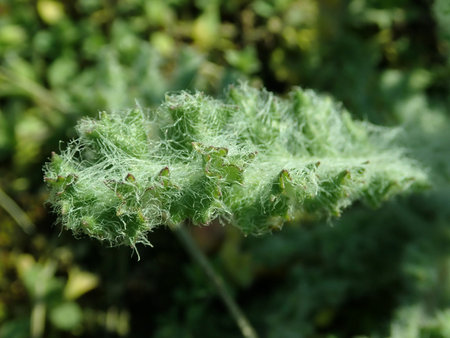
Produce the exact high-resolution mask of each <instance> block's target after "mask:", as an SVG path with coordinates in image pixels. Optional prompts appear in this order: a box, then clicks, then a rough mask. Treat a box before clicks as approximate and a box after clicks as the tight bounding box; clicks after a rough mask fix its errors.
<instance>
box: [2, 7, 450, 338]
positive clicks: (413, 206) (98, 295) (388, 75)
mask: <svg viewBox="0 0 450 338" xmlns="http://www.w3.org/2000/svg"><path fill="white" fill-rule="evenodd" d="M449 27H450V3H449V2H448V1H446V0H437V1H436V2H435V3H432V2H431V1H425V0H424V1H414V2H412V1H406V0H390V1H388V0H385V1H371V0H353V1H344V0H321V1H312V0H274V1H264V0H254V1H251V0H249V1H237V0H228V1H226V0H215V1H211V0H210V1H205V0H197V1H184V0H169V1H163V0H161V1H158V0H155V1H144V0H124V1H112V0H109V1H108V0H81V1H51V0H41V1H31V0H3V1H0V187H1V190H0V202H1V206H2V208H0V337H2V338H6V337H8V338H9V337H13V338H14V337H17V338H20V337H29V336H30V335H31V336H33V337H44V336H45V337H75V336H83V337H100V336H106V337H122V336H130V337H148V336H154V337H233V336H238V335H239V332H238V330H237V328H236V325H235V323H234V322H233V321H232V319H231V318H230V316H229V315H228V313H227V312H226V310H225V308H224V306H223V304H222V303H221V302H220V299H219V298H218V296H217V294H216V292H215V290H214V288H213V286H212V285H211V283H210V281H208V279H207V278H206V277H205V275H204V273H203V271H202V270H201V269H200V268H199V267H198V266H197V265H196V264H195V263H192V262H191V260H190V259H189V257H188V256H187V254H186V253H185V252H184V251H183V249H182V247H181V246H180V245H179V243H178V242H177V241H176V239H175V238H174V236H173V234H172V233H171V232H170V231H167V230H164V229H162V230H156V231H154V232H153V233H152V243H153V244H154V245H155V247H154V248H150V247H141V248H140V250H139V253H140V255H141V260H140V261H139V262H137V260H136V257H135V256H131V255H132V250H131V249H130V248H126V247H125V248H103V247H101V246H100V244H99V243H97V242H94V241H93V240H90V239H87V238H82V240H76V239H74V238H72V235H71V234H70V233H68V232H62V233H61V232H60V227H59V225H55V216H54V215H52V214H50V213H49V209H48V208H46V207H45V205H44V202H45V201H46V199H47V198H48V195H47V191H46V189H45V188H44V184H43V181H42V165H43V163H44V162H45V161H47V160H48V158H49V155H50V152H51V151H53V150H56V151H57V150H58V149H59V148H60V147H62V148H63V147H64V143H62V144H60V143H59V140H60V139H62V140H66V141H67V140H69V139H70V138H71V137H73V136H74V128H73V127H74V125H75V123H76V121H77V120H78V119H79V118H80V117H82V116H86V115H88V116H96V115H97V112H98V111H99V110H111V109H114V110H117V109H121V108H125V107H130V106H133V105H134V104H135V101H136V100H137V101H138V102H139V104H140V105H142V106H151V105H156V104H159V103H161V101H162V99H163V97H164V94H165V93H166V92H167V91H176V90H180V89H199V90H203V91H205V92H207V93H209V94H212V95H219V94H220V93H221V92H222V90H223V89H224V88H225V87H226V86H227V85H228V84H229V83H233V82H235V81H237V80H239V79H242V80H246V81H248V82H249V83H251V84H252V85H255V86H262V85H264V86H265V87H267V88H268V89H269V90H272V91H275V92H278V93H280V94H284V93H286V92H287V91H288V90H289V89H290V88H291V86H294V85H299V86H301V87H304V88H312V89H314V90H316V91H318V92H320V93H326V94H330V95H332V96H333V97H335V98H336V99H337V100H339V101H341V102H342V103H343V105H344V106H345V107H346V108H348V110H349V111H350V112H352V113H353V115H354V117H355V118H359V119H366V120H369V121H371V122H374V123H378V124H383V125H403V126H404V128H405V129H406V130H407V133H406V134H405V135H406V136H405V137H404V140H402V141H403V142H404V144H405V145H407V146H408V149H409V152H410V154H411V156H413V157H415V158H417V159H418V160H419V161H421V162H422V163H423V164H424V165H426V166H427V167H428V168H429V171H430V176H431V177H432V178H433V180H434V187H433V188H432V189H430V190H429V191H426V192H424V193H421V194H415V195H411V196H404V197H401V198H397V199H395V200H393V201H392V202H389V203H386V204H385V205H383V206H382V207H380V208H379V209H377V210H371V209H369V208H368V207H366V206H363V205H355V206H353V207H352V208H350V209H349V210H347V212H345V213H344V215H343V217H342V218H340V219H339V220H333V221H332V223H330V222H322V223H317V222H312V221H311V222H303V223H302V224H300V225H298V224H289V225H287V226H285V228H284V229H283V230H282V231H280V232H276V233H274V234H272V235H266V236H264V237H246V238H244V237H243V236H242V234H241V233H239V232H238V231H237V230H236V229H234V228H232V227H225V228H224V227H221V226H218V225H215V224H213V225H211V226H210V227H206V228H196V229H194V230H193V236H194V238H195V239H196V241H197V243H198V245H199V246H200V247H201V248H202V249H203V250H204V251H205V252H206V253H208V255H209V257H210V259H211V261H212V262H213V263H214V265H215V266H216V268H217V269H218V270H219V271H220V272H221V274H222V275H223V276H224V277H225V279H226V281H227V283H228V285H229V287H230V288H231V289H232V292H233V294H234V296H235V297H236V299H237V301H238V302H239V303H240V305H241V306H242V308H243V310H244V312H245V313H246V314H247V315H248V317H249V318H250V320H251V321H252V322H253V324H254V325H255V327H256V329H257V331H258V332H259V333H260V334H261V335H262V336H263V337H330V338H331V337H352V336H359V337H361V336H368V337H387V336H390V337H449V336H450V209H449V205H450V184H449V183H450V133H449V132H448V131H449V130H450V122H449V114H450V96H449V93H450V92H449V89H450V88H449V86H450V54H449V51H450V50H449V48H450V30H449ZM10 199H12V200H14V201H15V202H16V203H17V204H18V205H19V206H20V209H18V208H16V206H15V204H14V203H11V200H10ZM22 210H23V211H22ZM24 212H25V213H24Z"/></svg>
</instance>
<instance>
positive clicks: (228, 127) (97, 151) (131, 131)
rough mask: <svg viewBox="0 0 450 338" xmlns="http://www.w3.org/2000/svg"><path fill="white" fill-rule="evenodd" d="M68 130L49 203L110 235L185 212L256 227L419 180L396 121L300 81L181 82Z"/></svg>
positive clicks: (72, 224) (71, 221)
mask: <svg viewBox="0 0 450 338" xmlns="http://www.w3.org/2000/svg"><path fill="white" fill-rule="evenodd" d="M77 130H78V133H79V138H78V140H77V141H75V142H72V143H70V144H69V146H68V148H67V149H66V150H65V151H63V152H62V153H61V155H55V156H53V158H52V161H51V162H50V163H48V164H47V165H46V167H45V176H46V181H47V183H48V186H49V188H50V189H51V197H50V202H51V203H52V204H53V206H54V208H55V210H56V211H57V212H58V213H59V215H60V219H61V221H62V223H63V224H64V225H65V226H66V227H67V228H70V229H72V230H73V231H74V232H75V233H85V234H88V235H89V236H92V237H95V238H98V239H100V240H106V241H107V242H108V243H109V244H111V245H117V244H128V245H131V246H134V245H135V243H137V242H144V243H147V239H146V234H147V232H148V231H150V230H152V229H154V228H155V227H158V226H160V225H164V224H165V225H174V224H177V223H179V222H182V221H184V220H186V219H189V220H190V221H192V222H193V223H194V224H207V223H209V222H211V221H212V220H214V219H217V218H218V219H220V220H221V221H223V222H226V223H230V224H232V225H234V226H236V227H237V228H239V229H241V230H242V231H243V232H244V233H249V234H262V233H265V232H268V231H271V230H273V229H280V228H281V227H282V225H283V224H284V223H285V222H286V221H289V220H302V219H304V218H307V219H310V218H311V217H330V216H339V215H340V214H341V212H342V211H343V210H344V209H345V208H346V207H348V206H349V205H350V204H351V203H353V202H354V201H355V200H363V201H366V202H367V203H368V204H370V205H378V204H379V203H380V202H381V201H383V200H385V199H387V198H389V197H391V196H393V195H395V194H399V193H402V192H404V191H406V190H408V189H410V188H422V187H423V186H424V185H425V184H426V182H427V181H428V177H427V175H426V174H425V171H424V170H423V169H422V168H421V167H420V166H419V165H418V164H417V163H416V162H415V161H414V160H412V159H410V158H408V157H406V156H405V155H404V154H403V150H402V149H401V148H400V147H399V146H398V145H396V144H395V141H394V140H395V139H396V135H397V134H398V132H400V131H399V130H395V129H390V128H383V127H379V126H375V125H371V124H369V123H367V122H361V121H354V120H352V119H351V117H350V114H349V113H348V112H347V111H345V110H344V109H342V108H340V106H339V105H338V104H336V103H335V102H333V100H331V99H330V98H328V97H321V96H318V95H316V94H315V93H314V92H312V91H307V90H302V89H300V88H296V89H294V90H292V92H291V93H290V94H289V95H288V97H287V98H281V97H278V96H275V95H274V94H272V93H270V92H268V91H266V90H257V89H254V88H251V87H248V86H247V85H245V84H243V85H239V86H234V87H233V86H232V87H230V89H229V90H228V91H227V92H226V93H225V96H224V98H223V100H215V99H213V98H210V97H208V96H206V95H204V94H202V93H199V92H197V93H194V94H189V93H187V92H180V93H175V94H170V95H168V96H167V97H166V101H165V102H164V103H163V104H162V105H161V106H160V107H159V108H157V109H154V110H150V111H149V112H144V111H141V110H140V109H131V110H128V111H122V112H113V113H108V114H106V113H102V114H101V116H100V118H99V119H98V120H93V119H83V120H82V121H81V122H80V123H79V125H78V128H77Z"/></svg>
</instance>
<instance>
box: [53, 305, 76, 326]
mask: <svg viewBox="0 0 450 338" xmlns="http://www.w3.org/2000/svg"><path fill="white" fill-rule="evenodd" d="M82 319H83V312H82V311H81V308H80V307H79V305H78V304H77V303H74V302H65V303H61V304H58V305H56V306H55V307H53V308H52V309H51V310H50V321H51V322H52V324H53V325H54V326H55V327H57V328H58V329H60V330H65V331H69V330H72V329H74V328H76V327H77V326H78V325H79V324H80V323H81V321H82Z"/></svg>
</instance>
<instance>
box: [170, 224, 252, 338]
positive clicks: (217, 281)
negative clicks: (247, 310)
mask: <svg viewBox="0 0 450 338" xmlns="http://www.w3.org/2000/svg"><path fill="white" fill-rule="evenodd" d="M172 230H173V232H174V233H175V235H176V236H177V237H178V239H179V240H180V241H181V243H182V244H183V246H184V247H185V248H186V250H187V251H188V252H189V254H190V255H191V257H192V258H193V259H194V260H195V261H197V263H198V264H199V265H200V266H201V268H202V269H203V270H204V272H205V273H206V275H207V276H208V278H209V279H210V280H211V281H212V282H213V284H214V286H215V287H216V289H217V292H218V293H219V295H220V297H221V298H222V300H223V302H224V303H225V306H226V307H227V309H228V311H229V312H230V314H231V316H232V317H233V318H234V320H235V321H236V323H237V325H238V326H239V329H240V330H241V333H242V336H244V337H245V338H257V337H258V335H257V333H256V331H255V329H254V328H253V327H252V325H251V324H250V322H249V320H248V319H247V317H246V316H245V314H244V313H243V312H242V310H241V309H240V307H239V305H238V304H237V303H236V302H235V301H234V299H233V297H232V296H231V294H230V292H229V291H228V289H227V287H226V285H225V282H224V281H223V279H222V278H221V277H220V276H219V275H218V274H217V272H216V271H214V268H213V266H212V265H211V263H210V261H209V260H208V258H207V257H206V256H205V254H204V253H203V252H202V251H201V250H200V249H199V247H198V246H197V244H196V243H195V242H194V240H193V239H192V237H191V235H190V234H189V232H188V231H187V229H186V227H185V225H184V224H180V225H178V226H177V227H173V228H172Z"/></svg>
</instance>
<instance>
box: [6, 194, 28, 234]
mask: <svg viewBox="0 0 450 338" xmlns="http://www.w3.org/2000/svg"><path fill="white" fill-rule="evenodd" d="M0 207H1V208H3V209H4V210H5V211H6V212H7V213H8V214H9V215H10V216H11V217H12V218H13V219H14V220H15V221H16V223H17V224H18V225H19V226H20V227H21V228H22V229H23V231H24V232H25V233H26V234H28V235H30V234H32V233H33V232H34V230H35V226H34V224H33V222H32V221H31V220H30V218H29V217H28V215H27V214H26V213H25V211H23V210H22V209H21V208H20V207H19V206H18V205H17V203H16V202H14V200H13V199H12V198H11V197H9V196H8V195H7V194H6V193H5V192H4V191H3V189H2V188H0Z"/></svg>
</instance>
